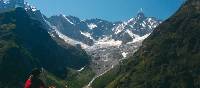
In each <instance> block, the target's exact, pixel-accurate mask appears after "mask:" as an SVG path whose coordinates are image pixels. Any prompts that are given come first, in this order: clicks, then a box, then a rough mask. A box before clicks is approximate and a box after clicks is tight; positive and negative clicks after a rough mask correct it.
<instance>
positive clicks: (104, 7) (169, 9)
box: [25, 0, 184, 21]
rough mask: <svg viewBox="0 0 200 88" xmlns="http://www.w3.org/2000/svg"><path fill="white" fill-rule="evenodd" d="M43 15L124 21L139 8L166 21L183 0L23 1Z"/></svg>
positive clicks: (132, 15) (148, 14)
mask: <svg viewBox="0 0 200 88" xmlns="http://www.w3.org/2000/svg"><path fill="white" fill-rule="evenodd" d="M25 1H27V2H29V3H30V4H31V5H34V6H36V7H37V8H38V9H40V10H41V12H42V13H44V14H45V15H47V16H48V17H49V16H52V15H59V14H65V15H72V16H76V17H79V18H81V19H90V18H101V19H105V20H109V21H124V20H128V19H130V18H132V17H134V16H135V15H136V14H137V12H138V10H140V8H143V10H144V13H145V14H146V15H147V16H152V17H157V18H159V19H162V20H164V19H166V18H168V17H169V16H171V15H172V14H173V13H174V12H175V11H177V9H178V8H179V7H180V6H181V4H182V3H183V2H184V0H25Z"/></svg>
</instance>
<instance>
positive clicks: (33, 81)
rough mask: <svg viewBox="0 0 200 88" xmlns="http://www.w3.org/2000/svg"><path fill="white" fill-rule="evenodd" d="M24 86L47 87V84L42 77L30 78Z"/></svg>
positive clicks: (29, 87) (25, 87)
mask: <svg viewBox="0 0 200 88" xmlns="http://www.w3.org/2000/svg"><path fill="white" fill-rule="evenodd" d="M24 88H45V85H44V83H43V82H42V80H40V79H28V80H26V83H25V86H24Z"/></svg>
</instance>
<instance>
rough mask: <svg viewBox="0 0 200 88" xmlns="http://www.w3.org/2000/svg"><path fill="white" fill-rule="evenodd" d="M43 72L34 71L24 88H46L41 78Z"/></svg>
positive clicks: (39, 70)
mask: <svg viewBox="0 0 200 88" xmlns="http://www.w3.org/2000/svg"><path fill="white" fill-rule="evenodd" d="M41 72H42V70H41V69H37V68H36V69H33V71H32V72H31V75H30V77H29V79H27V80H26V83H25V86H24V88H46V87H45V84H44V82H43V81H42V80H41V79H40V78H39V77H40V74H41Z"/></svg>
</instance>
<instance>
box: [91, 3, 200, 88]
mask: <svg viewBox="0 0 200 88" xmlns="http://www.w3.org/2000/svg"><path fill="white" fill-rule="evenodd" d="M199 80H200V1H199V0H188V1H186V3H185V4H184V5H183V6H182V7H181V8H180V9H179V10H178V11H177V12H176V14H175V15H173V16H172V17H171V18H169V19H168V20H166V21H165V22H163V23H162V24H161V25H160V26H159V27H157V28H156V29H155V31H154V32H153V33H152V35H150V37H149V38H148V39H146V40H145V41H144V43H143V46H142V47H141V48H140V49H139V51H138V52H137V53H136V54H135V55H134V56H133V57H132V58H129V59H128V60H126V61H124V62H122V64H121V65H120V66H118V67H116V68H115V69H113V70H111V71H110V72H108V73H107V74H105V75H104V76H102V77H101V78H99V79H97V80H96V81H95V82H94V83H93V87H94V88H103V87H106V88H199V87H200V81H199Z"/></svg>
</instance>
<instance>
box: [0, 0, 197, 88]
mask: <svg viewBox="0 0 200 88" xmlns="http://www.w3.org/2000/svg"><path fill="white" fill-rule="evenodd" d="M199 8H200V1H199V0H188V1H186V3H185V4H184V5H183V6H182V7H181V8H180V9H179V11H178V12H176V13H175V14H174V15H173V16H172V17H171V18H169V19H167V20H166V21H161V20H160V19H159V18H155V17H149V16H146V15H145V13H144V12H143V10H142V9H141V10H139V11H138V13H136V14H137V15H136V16H134V17H133V18H130V19H129V20H127V21H118V22H110V21H107V20H102V19H98V18H95V19H84V20H82V19H80V18H78V17H74V16H66V15H63V14H60V15H54V16H51V17H46V16H45V15H43V14H42V12H40V10H38V9H37V8H36V7H34V6H31V5H30V4H28V3H24V1H23V0H10V1H3V0H1V1H0V88H22V87H23V83H24V81H25V80H26V78H27V77H28V76H29V75H28V74H29V72H30V71H31V69H33V68H35V67H38V68H42V69H43V70H44V72H43V74H42V75H43V76H42V77H41V79H43V81H45V83H46V84H47V85H55V86H56V87H57V88H179V87H181V88H198V87H199V83H198V82H199V81H198V79H199V69H198V68H199V67H198V66H199V63H198V62H199V60H198V58H199V46H198V45H199V39H200V38H199V35H198V34H199V30H198V29H199V28H200V27H199V16H200V15H199V11H200V10H199ZM154 29H155V30H154ZM144 40H145V41H144ZM143 41H144V42H143ZM189 58H190V59H189ZM11 80H13V81H11ZM176 82H177V83H176ZM197 86H198V87H197Z"/></svg>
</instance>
